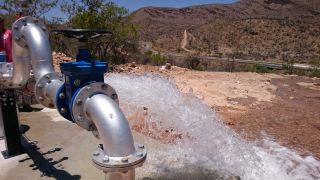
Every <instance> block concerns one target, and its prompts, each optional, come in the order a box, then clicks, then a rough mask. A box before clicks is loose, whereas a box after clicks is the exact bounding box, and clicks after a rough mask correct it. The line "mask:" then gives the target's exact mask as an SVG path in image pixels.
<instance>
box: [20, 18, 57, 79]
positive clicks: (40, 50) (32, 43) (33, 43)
mask: <svg viewBox="0 0 320 180" xmlns="http://www.w3.org/2000/svg"><path fill="white" fill-rule="evenodd" d="M21 33H22V34H23V35H24V39H25V41H26V44H27V47H28V51H29V54H30V59H31V64H32V67H33V70H34V75H35V79H36V81H38V80H39V79H40V78H41V77H43V76H45V75H46V74H49V73H53V72H54V69H53V65H52V54H51V47H50V43H49V40H48V35H47V33H46V31H44V30H43V29H42V28H40V27H39V26H37V25H35V24H31V23H30V24H28V25H27V26H24V27H23V28H22V29H21Z"/></svg>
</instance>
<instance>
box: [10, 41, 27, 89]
mask: <svg viewBox="0 0 320 180" xmlns="http://www.w3.org/2000/svg"><path fill="white" fill-rule="evenodd" d="M12 50H13V73H12V79H11V80H8V81H9V83H11V86H12V87H19V86H20V87H21V86H23V85H24V84H26V83H27V81H28V79H29V77H30V69H31V68H30V58H29V52H28V51H27V49H26V48H23V47H21V46H20V45H19V44H17V43H16V42H15V41H13V43H12Z"/></svg>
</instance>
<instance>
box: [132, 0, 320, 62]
mask: <svg viewBox="0 0 320 180" xmlns="http://www.w3.org/2000/svg"><path fill="white" fill-rule="evenodd" d="M132 21H133V22H135V23H138V24H140V26H141V29H140V36H139V37H140V40H141V41H144V42H151V43H152V48H153V49H154V50H158V51H169V52H179V53H190V52H186V51H184V49H182V48H181V41H182V40H183V38H184V32H185V31H187V33H188V44H187V46H186V47H185V48H187V49H189V50H191V51H192V52H194V54H198V55H209V56H233V57H234V56H236V57H238V58H245V59H257V60H268V61H274V60H284V61H290V60H292V59H294V60H295V61H296V62H304V63H309V62H311V61H314V59H318V58H319V54H320V35H319V34H320V1H318V0H306V1H303V0H242V1H239V2H236V3H233V4H227V5H201V6H192V7H186V8H181V9H177V8H156V7H146V8H142V9H140V10H138V11H136V12H134V13H133V14H132Z"/></svg>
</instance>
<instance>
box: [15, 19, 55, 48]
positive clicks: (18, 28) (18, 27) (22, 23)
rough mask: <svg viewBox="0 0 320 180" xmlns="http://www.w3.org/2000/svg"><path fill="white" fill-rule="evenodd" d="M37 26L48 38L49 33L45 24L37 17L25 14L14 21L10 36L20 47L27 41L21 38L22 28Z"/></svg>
mask: <svg viewBox="0 0 320 180" xmlns="http://www.w3.org/2000/svg"><path fill="white" fill-rule="evenodd" d="M30 25H32V26H38V27H39V28H41V29H42V31H44V32H45V36H46V38H47V39H49V33H48V30H47V28H46V26H45V24H44V23H43V22H41V21H39V20H38V19H37V18H34V17H30V16H26V17H22V18H20V19H18V20H17V21H16V22H15V23H14V26H13V27H12V30H13V31H12V38H13V39H14V40H15V41H16V42H17V43H18V44H19V45H20V46H21V47H26V46H27V43H26V42H25V40H24V38H23V34H22V31H23V28H24V27H27V26H30Z"/></svg>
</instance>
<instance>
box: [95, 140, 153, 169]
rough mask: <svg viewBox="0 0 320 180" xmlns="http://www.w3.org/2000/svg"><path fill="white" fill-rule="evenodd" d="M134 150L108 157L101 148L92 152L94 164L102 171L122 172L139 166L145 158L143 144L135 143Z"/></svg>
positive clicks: (145, 153)
mask: <svg viewBox="0 0 320 180" xmlns="http://www.w3.org/2000/svg"><path fill="white" fill-rule="evenodd" d="M135 148H136V151H135V152H134V153H133V154H130V155H129V156H126V157H109V156H108V155H106V154H105V153H104V151H103V150H102V148H100V147H98V149H97V150H96V151H95V152H94V153H93V154H92V162H93V164H94V166H95V167H96V168H98V169H100V170H102V171H104V172H119V171H120V172H123V171H128V170H131V169H133V168H137V167H141V166H142V165H143V163H144V162H145V160H146V159H147V150H146V148H145V147H144V145H135Z"/></svg>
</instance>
